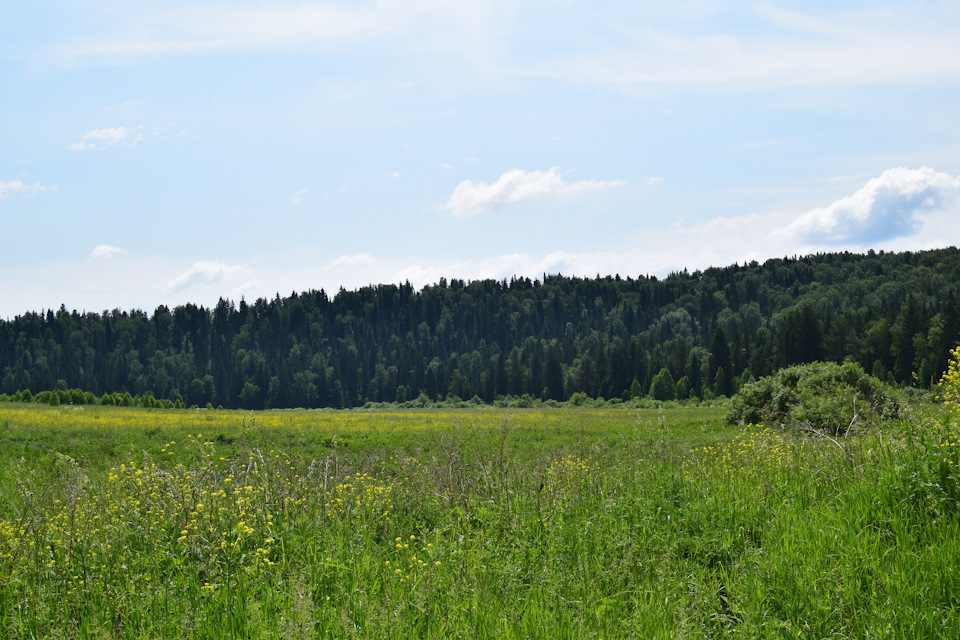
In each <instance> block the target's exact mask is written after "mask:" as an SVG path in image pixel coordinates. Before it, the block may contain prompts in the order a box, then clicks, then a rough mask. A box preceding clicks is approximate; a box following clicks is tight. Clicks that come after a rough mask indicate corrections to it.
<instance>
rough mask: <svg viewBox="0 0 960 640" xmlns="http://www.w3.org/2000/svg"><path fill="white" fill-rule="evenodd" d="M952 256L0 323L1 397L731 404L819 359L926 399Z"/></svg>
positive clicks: (49, 315) (293, 298) (956, 318)
mask: <svg viewBox="0 0 960 640" xmlns="http://www.w3.org/2000/svg"><path fill="white" fill-rule="evenodd" d="M958 292H960V251H958V250H957V248H955V247H950V248H947V249H940V250H934V251H921V252H902V253H887V252H882V251H881V252H874V251H870V252H868V253H866V254H853V253H823V254H816V255H809V256H803V257H793V258H787V257H785V258H782V259H773V260H767V261H766V262H764V263H763V264H760V263H757V262H751V263H749V264H743V265H739V264H734V265H731V266H728V267H717V268H710V269H706V270H702V271H695V272H692V273H690V272H688V271H686V270H684V271H681V272H675V273H671V274H670V275H669V276H668V277H666V278H662V279H658V278H656V277H653V276H639V277H626V278H621V277H620V276H612V277H610V276H608V277H599V276H598V277H596V278H575V277H565V276H561V275H544V276H543V277H542V278H540V279H534V280H531V279H529V278H523V277H514V278H512V279H510V280H509V281H508V280H477V281H464V280H459V279H452V280H450V281H447V280H446V279H441V280H440V281H439V282H438V283H436V284H434V285H428V286H426V287H424V288H422V289H420V290H417V289H415V288H414V287H413V286H411V285H410V284H409V283H404V284H399V285H394V284H381V285H371V286H367V287H363V288H360V289H357V290H352V291H348V290H345V289H340V291H339V292H337V293H336V294H335V295H334V296H332V297H331V296H329V295H328V294H327V293H326V292H325V291H323V290H322V289H321V290H319V291H317V290H312V291H307V292H303V293H296V292H294V293H292V294H290V295H289V296H287V297H280V295H279V294H277V295H276V297H275V298H274V299H272V300H270V299H266V298H261V299H258V300H256V301H254V302H252V303H248V302H247V301H245V300H243V299H241V300H240V301H239V303H235V302H233V301H231V300H227V299H221V300H220V301H219V302H218V303H217V304H216V305H215V306H214V307H212V308H205V307H203V306H197V305H194V304H186V305H182V306H177V307H175V308H173V309H170V308H168V307H166V306H159V307H157V308H156V309H155V310H154V311H153V313H152V314H147V313H146V312H144V311H141V310H131V311H121V310H119V309H115V310H113V311H104V312H102V313H94V312H83V313H80V312H78V311H76V310H74V311H68V310H67V309H66V308H65V307H63V306H61V307H60V309H59V310H57V311H54V310H48V311H44V312H29V313H25V314H23V315H20V316H17V317H15V318H14V319H13V320H9V319H8V320H0V393H2V394H6V395H8V396H13V395H15V394H16V393H17V392H20V393H21V397H22V396H23V392H24V391H25V390H28V389H33V390H35V391H36V390H60V391H64V390H68V389H72V390H83V392H85V393H89V394H91V395H95V396H98V397H99V396H102V395H103V394H121V396H122V394H128V395H130V396H131V397H142V398H146V397H150V398H156V399H162V400H168V401H169V402H170V403H172V404H174V405H177V404H178V403H181V404H184V405H187V406H189V405H197V406H206V405H208V404H212V405H214V406H217V405H220V406H223V407H227V408H238V407H239V408H245V409H262V408H285V407H337V408H340V407H356V406H362V405H364V404H365V403H369V402H375V403H379V402H399V403H403V402H407V401H411V400H413V399H414V398H418V397H419V398H424V397H425V398H428V399H429V400H431V401H438V400H444V399H451V398H460V399H464V400H466V399H473V400H474V401H476V402H485V403H491V402H494V401H495V400H497V399H498V398H504V397H513V398H518V397H525V396H526V397H529V398H532V399H539V400H555V401H558V402H559V401H566V400H569V399H570V398H571V397H572V396H574V394H579V396H578V397H583V396H586V397H590V398H607V399H615V398H619V399H630V398H634V397H645V396H651V397H654V398H657V399H674V398H676V399H686V398H711V397H715V396H730V395H732V394H733V393H734V392H735V391H736V390H737V389H738V388H739V387H740V386H741V385H742V384H743V383H744V382H746V381H749V380H753V379H755V378H756V377H759V376H764V375H769V374H770V373H772V372H773V371H776V370H778V369H780V368H783V367H786V366H790V365H794V364H802V363H806V362H812V361H817V360H823V361H835V362H841V361H844V360H852V361H854V362H857V363H859V364H860V365H861V366H862V367H863V368H864V369H865V370H866V371H867V372H869V373H872V374H873V375H875V376H877V377H878V378H880V379H882V380H886V381H889V382H892V383H895V384H900V385H912V386H917V387H929V386H930V385H931V384H933V383H935V382H936V381H937V380H938V379H939V377H940V375H941V373H942V371H943V368H944V367H945V366H946V362H947V360H948V352H949V350H950V348H952V347H953V346H956V345H957V344H958V343H960V313H958V311H960V309H958V307H957V296H958Z"/></svg>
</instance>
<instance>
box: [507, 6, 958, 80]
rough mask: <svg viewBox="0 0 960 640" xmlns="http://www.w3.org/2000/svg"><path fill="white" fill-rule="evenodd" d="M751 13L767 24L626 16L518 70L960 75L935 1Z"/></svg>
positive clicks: (717, 15) (715, 17)
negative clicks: (911, 7) (605, 35)
mask: <svg viewBox="0 0 960 640" xmlns="http://www.w3.org/2000/svg"><path fill="white" fill-rule="evenodd" d="M678 7H683V8H684V9H685V8H686V7H685V5H678ZM684 9H681V11H682V10H684ZM831 9H832V7H831ZM752 11H753V12H754V16H753V17H754V18H756V19H759V20H760V21H762V22H761V23H760V28H752V27H751V26H748V25H750V23H751V22H753V21H752V20H744V19H743V18H744V16H742V15H736V14H737V13H739V12H738V11H737V10H735V9H733V8H729V7H728V8H722V7H720V8H718V10H716V11H714V12H712V15H709V16H706V18H707V21H706V22H705V23H703V24H698V22H697V21H696V20H688V21H683V22H686V25H684V26H685V30H679V31H678V30H676V29H675V28H671V27H670V26H669V25H670V20H669V19H666V20H664V19H656V18H653V19H651V17H650V16H642V15H641V17H640V18H638V19H633V20H631V19H630V17H629V15H628V14H626V13H623V14H621V15H620V18H621V20H622V24H620V25H618V26H617V27H615V28H614V29H613V30H612V31H613V33H616V34H618V35H619V36H620V37H619V38H611V39H610V40H611V43H610V44H607V45H599V46H598V45H594V44H592V45H591V46H590V48H588V49H583V50H579V51H563V52H561V54H560V55H556V56H552V57H551V58H550V59H544V60H540V61H537V62H534V63H531V64H529V65H528V66H527V67H526V69H525V70H523V71H520V70H519V68H518V70H517V73H521V74H522V73H526V74H528V75H532V76H540V77H548V78H552V79H555V80H558V81H561V82H570V81H573V82H577V83H586V84H600V85H607V86H615V87H621V88H627V87H636V86H686V87H701V88H706V89H720V90H756V89H769V88H774V87H794V86H801V87H802V86H837V85H859V84H868V83H876V82H899V81H905V80H916V79H929V78H945V77H953V78H956V77H957V76H960V31H958V29H957V27H956V20H955V19H953V20H951V19H950V17H952V16H948V17H946V18H944V17H942V16H938V13H939V12H938V11H936V10H935V9H933V8H932V7H931V11H929V12H927V14H926V15H924V16H923V17H917V15H916V14H912V13H911V14H907V13H905V12H904V11H886V12H884V11H878V10H872V9H869V8H868V9H864V10H861V11H855V10H840V11H834V12H827V13H824V14H823V15H815V14H813V13H810V14H804V13H800V12H793V11H787V10H782V9H779V8H775V7H773V6H771V5H756V6H754V7H753V9H752ZM946 12H947V13H948V14H949V10H946ZM638 13H640V14H642V12H638ZM729 18H734V19H729ZM938 18H939V19H938ZM687 25H689V26H687ZM595 42H596V41H595Z"/></svg>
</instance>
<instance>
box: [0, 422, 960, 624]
mask: <svg viewBox="0 0 960 640" xmlns="http://www.w3.org/2000/svg"><path fill="white" fill-rule="evenodd" d="M721 417H722V416H721V412H720V411H719V410H716V409H687V410H671V411H648V412H640V413H637V412H635V411H626V410H612V409H607V410H579V411H577V410H569V409H567V410H549V409H545V410H537V411H532V410H518V411H512V412H503V411H496V410H472V411H462V410H461V411H458V412H442V411H406V412H403V411H397V412H384V411H372V412H351V413H342V412H338V413H334V412H323V413H316V412H272V413H271V412H267V413H239V412H215V411H214V412H210V411H196V412H189V411H187V412H184V411H162V410H152V411H145V410H137V409H125V408H117V407H82V408H80V407H59V408H52V407H46V406H37V405H32V406H25V405H16V404H0V456H2V460H0V463H2V465H3V466H2V468H0V635H3V636H4V637H10V638H63V637H67V638H72V637H75V638H313V637H316V638H343V637H363V638H372V637H377V638H391V637H395V638H409V637H425V638H429V637H434V638H441V637H443V638H447V637H470V638H503V637H517V638H524V637H531V638H533V637H540V638H590V637H596V638H630V637H641V638H658V637H659V638H677V637H696V638H700V637H721V636H723V637H726V636H732V637H750V638H756V637H770V638H781V637H816V638H841V637H858V638H861V637H867V638H871V637H891V638H905V637H906V638H938V637H942V638H956V637H957V633H958V630H957V623H958V620H960V595H958V594H960V523H958V510H957V505H958V497H960V495H958V490H957V486H958V485H957V477H958V476H957V463H958V462H960V433H958V430H957V423H956V420H955V416H954V415H952V414H951V413H949V412H944V413H941V412H939V411H938V410H937V409H935V408H931V407H921V408H919V409H915V410H914V412H913V414H912V415H911V416H910V417H909V419H907V420H904V421H903V422H898V423H887V424H885V425H884V429H877V430H873V431H870V432H865V433H861V434H859V435H857V436H856V437H850V438H847V439H845V440H843V441H842V442H840V441H837V442H832V441H829V440H826V439H816V438H812V437H804V436H801V437H798V436H797V435H796V434H792V433H787V432H781V431H777V430H771V429H768V428H764V427H755V426H746V427H729V426H724V425H723V421H722V419H721Z"/></svg>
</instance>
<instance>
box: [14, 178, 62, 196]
mask: <svg viewBox="0 0 960 640" xmlns="http://www.w3.org/2000/svg"><path fill="white" fill-rule="evenodd" d="M56 190H57V188H56V187H55V186H50V187H45V186H43V185H41V184H40V183H39V182H34V183H33V184H26V183H24V182H22V181H21V180H17V179H14V180H10V181H4V180H0V200H3V199H4V198H6V197H8V196H10V195H11V194H15V193H16V194H20V195H25V196H35V195H37V194H38V193H40V192H41V191H56Z"/></svg>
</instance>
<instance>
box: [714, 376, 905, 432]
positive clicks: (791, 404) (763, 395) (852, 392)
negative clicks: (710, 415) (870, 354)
mask: <svg viewBox="0 0 960 640" xmlns="http://www.w3.org/2000/svg"><path fill="white" fill-rule="evenodd" d="M898 396H899V394H898V393H897V392H896V391H894V390H893V389H892V388H891V387H889V386H888V385H887V384H885V383H883V382H881V381H880V380H878V379H876V378H874V377H873V376H871V375H868V374H867V373H866V372H865V371H864V370H863V368H862V367H861V366H860V365H858V364H856V363H853V362H846V363H844V364H842V365H840V364H835V363H832V362H814V363H811V364H804V365H797V366H794V367H788V368H786V369H781V370H780V371H778V372H776V373H775V374H773V375H772V376H767V377H765V378H761V379H760V380H757V381H756V382H749V383H747V384H745V385H743V387H742V388H741V389H740V391H739V392H738V393H737V394H736V395H735V396H734V397H733V399H732V401H731V403H730V410H729V412H728V413H727V422H729V423H730V424H774V425H782V426H784V427H787V428H798V429H804V430H813V431H817V432H820V433H826V434H829V435H832V436H834V437H837V436H843V435H846V434H847V433H848V432H850V431H851V430H853V429H856V428H858V427H863V426H868V425H876V424H879V423H880V422H882V421H884V420H890V419H896V418H899V417H900V415H901V413H902V411H903V407H904V404H903V401H902V400H901V399H900V398H899V397H898Z"/></svg>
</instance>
